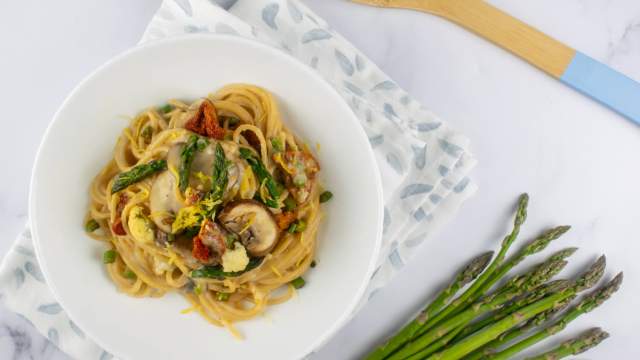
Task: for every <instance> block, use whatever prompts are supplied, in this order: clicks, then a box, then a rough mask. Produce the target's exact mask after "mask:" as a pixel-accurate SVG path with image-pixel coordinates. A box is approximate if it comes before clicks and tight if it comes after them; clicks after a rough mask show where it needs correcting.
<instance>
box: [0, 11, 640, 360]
mask: <svg viewBox="0 0 640 360" xmlns="http://www.w3.org/2000/svg"><path fill="white" fill-rule="evenodd" d="M491 2H492V3H493V4H495V5H497V6H498V7H500V8H502V9H504V10H506V11H508V12H509V13H511V14H513V15H515V16H517V17H519V18H521V19H523V20H525V21H527V22H529V23H530V24H532V25H534V26H536V27H538V28H540V29H542V30H543V31H545V32H547V33H549V34H550V35H553V36H554V37H556V38H558V39H560V40H562V41H564V42H566V43H567V44H569V45H571V46H573V47H575V48H578V49H580V50H581V51H583V52H585V53H587V54H589V55H591V56H593V57H595V58H597V59H599V60H601V61H605V62H607V63H608V64H610V65H612V66H613V67H615V68H616V69H618V70H620V71H622V72H624V73H626V74H628V75H629V76H631V77H632V78H635V79H636V80H640V2H638V1H635V0H617V1H610V0H564V1H556V0H538V1H528V2H524V1H515V0H510V1H509V0H492V1H491ZM306 3H307V4H308V5H309V6H310V7H311V8H312V9H313V10H315V11H317V12H318V13H319V14H320V15H321V16H323V17H324V18H325V19H326V20H328V22H329V23H330V24H332V26H333V27H334V28H335V29H337V30H338V31H339V32H341V33H342V34H343V35H344V36H345V37H346V38H347V39H349V40H351V41H352V42H353V43H354V44H355V45H356V46H358V47H359V48H360V49H361V50H362V51H363V52H364V53H365V54H367V55H369V57H370V58H371V59H372V60H374V61H375V62H376V63H377V64H378V65H379V66H380V67H382V68H383V69H384V70H385V71H386V72H387V73H388V74H389V75H391V77H392V78H394V79H395V80H396V81H397V82H398V83H399V84H400V85H401V86H402V87H404V88H405V89H407V90H408V91H409V92H411V93H412V94H413V95H414V96H415V97H416V98H417V99H419V100H421V101H422V102H423V103H424V104H425V105H427V106H428V107H430V108H431V109H433V110H434V111H435V112H436V113H438V114H439V115H440V116H441V117H443V118H445V119H447V120H448V121H449V122H450V123H451V124H452V125H454V126H455V127H456V128H457V129H459V130H461V131H462V132H464V133H465V134H466V135H468V136H469V137H470V138H471V141H472V144H473V149H474V152H475V154H476V155H477V157H478V159H479V161H480V163H479V165H478V167H477V169H476V170H475V172H474V179H475V180H476V181H477V182H478V184H479V185H480V190H479V192H478V194H477V195H476V196H475V197H474V198H472V199H471V200H470V201H469V202H468V203H467V204H466V205H465V206H464V207H463V209H462V211H461V212H460V214H459V216H458V217H457V218H456V219H455V220H454V221H453V223H452V224H451V225H450V226H448V227H447V228H446V229H445V230H444V231H443V232H442V233H441V234H439V235H438V236H437V237H436V238H434V239H432V240H431V242H430V243H425V244H424V246H423V247H422V249H421V252H420V254H418V255H417V256H416V258H415V261H413V262H412V263H411V264H409V265H408V266H407V267H406V268H405V270H404V271H403V272H402V273H401V274H400V275H399V276H398V277H397V279H396V280H395V281H394V282H393V283H392V284H391V285H390V286H389V287H388V288H387V289H385V291H383V292H381V293H380V294H379V295H378V296H377V297H376V298H374V299H373V301H372V302H371V303H370V304H369V305H368V306H367V307H366V308H365V309H363V310H362V312H361V313H359V314H358V316H356V317H355V318H354V319H353V321H352V322H351V323H350V324H348V325H347V326H346V327H345V328H344V329H343V330H342V331H341V332H340V333H339V334H338V335H337V336H336V337H335V338H334V339H333V340H332V341H331V342H330V343H329V344H327V345H326V346H325V347H324V348H323V349H322V350H321V351H320V352H319V353H318V354H317V356H316V358H317V359H351V358H357V357H358V356H359V355H362V353H363V351H365V350H366V349H367V348H368V346H370V345H372V344H373V343H374V342H376V341H377V340H379V339H380V338H381V337H382V336H384V334H387V333H388V332H390V331H392V330H393V329H394V328H395V327H397V326H398V325H400V324H401V323H402V322H403V321H404V320H403V319H405V318H406V317H407V316H409V315H410V314H411V313H413V312H415V311H416V310H417V309H418V308H419V307H420V306H421V304H422V303H423V302H424V298H425V297H426V296H429V295H430V294H432V292H433V290H434V288H435V287H436V286H437V285H439V284H441V283H442V282H443V281H445V279H446V278H447V274H450V273H451V272H452V271H453V270H454V269H455V268H456V267H457V266H459V265H460V263H458V262H455V263H450V262H448V261H446V260H447V259H458V261H461V260H462V259H463V258H465V257H468V256H470V255H471V254H475V253H476V252H479V251H481V250H483V249H487V248H492V247H494V246H495V245H496V244H497V242H498V240H499V238H500V237H501V235H502V233H503V232H504V231H505V230H506V223H505V222H506V219H507V216H508V215H509V211H510V208H511V206H512V202H513V200H514V199H515V197H516V196H517V194H518V193H520V192H522V191H528V192H529V193H530V194H531V195H532V204H531V210H530V217H529V219H530V220H529V222H528V224H527V226H526V229H525V231H524V235H531V234H533V233H535V232H536V230H540V229H541V227H544V226H548V225H551V224H554V223H555V222H557V221H561V222H565V223H569V224H572V225H574V229H573V231H572V232H571V233H570V234H568V235H567V236H566V238H565V239H564V240H563V241H560V242H559V243H558V244H555V245H554V247H555V248H559V247H561V246H568V245H578V246H580V247H581V251H580V252H579V253H578V255H577V256H576V260H577V261H576V263H577V264H584V263H586V262H587V261H589V260H590V259H593V258H594V256H595V255H596V254H598V253H601V252H605V253H606V254H607V256H608V260H609V263H610V264H611V270H610V273H611V272H613V271H618V270H624V271H625V275H626V283H625V285H624V288H623V290H622V291H621V293H620V294H619V295H618V296H616V297H615V298H613V299H612V300H610V303H607V304H606V305H605V306H604V307H603V308H600V309H597V310H596V311H594V312H593V313H591V314H590V315H589V316H588V317H585V318H584V319H580V320H578V321H576V322H575V323H574V324H572V325H571V326H570V329H569V332H575V331H579V330H580V329H584V328H587V327H590V326H594V325H600V326H603V327H604V328H605V329H607V330H608V331H609V332H610V333H611V334H612V337H611V339H609V340H607V341H606V342H605V343H604V344H602V345H601V346H600V347H598V348H597V349H595V350H594V351H592V352H589V353H587V354H585V355H583V356H581V358H584V359H587V358H588V359H608V358H617V359H632V358H639V357H640V349H639V348H638V347H637V346H634V345H636V344H635V341H636V339H637V336H636V333H635V329H637V328H638V326H640V311H638V310H637V309H636V308H635V307H634V306H633V305H635V304H634V302H635V298H636V297H637V296H638V295H639V294H640V282H638V281H637V279H638V277H640V262H638V261H636V260H635V257H636V256H638V250H640V245H639V243H638V240H637V239H638V231H637V229H636V228H637V224H639V223H640V213H639V212H638V210H637V209H638V208H637V204H638V202H639V201H640V187H639V184H640V167H639V166H637V163H638V157H639V156H640V128H638V127H637V126H635V125H633V124H631V123H629V122H627V121H626V120H624V119H623V118H621V117H619V116H617V115H616V114H614V113H612V112H611V111H609V110H607V109H604V108H602V107H601V106H600V105H598V104H595V103H593V102H592V101H590V100H588V99H586V98H584V97H583V96H581V95H579V94H576V93H574V92H573V91H571V90H569V89H567V88H565V87H564V86H563V85H561V84H559V83H557V82H556V81H555V80H553V79H551V78H549V77H547V76H545V75H544V74H542V73H540V72H538V71H537V70H535V69H533V68H531V67H530V66H529V65H527V64H525V63H523V62H522V61H520V60H518V59H516V58H514V57H513V56H511V55H509V54H507V53H506V52H504V51H502V50H500V49H497V48H496V47H494V46H493V45H491V44H489V43H487V42H485V41H483V40H481V39H479V38H477V37H475V36H474V35H472V34H469V33H467V32H466V31H464V30H462V29H460V28H458V27H456V26H454V25H451V24H449V23H447V22H445V21H443V20H441V19H438V18H435V17H432V16H427V15H423V14H417V13H411V12H407V11H398V10H386V11H383V10H380V9H373V8H365V7H361V6H358V5H354V4H351V3H348V2H346V1H338V0H307V1H306ZM158 4H159V0H138V1H127V0H111V1H83V0H62V1H57V2H42V1H36V0H23V1H13V2H9V1H2V2H0V24H1V25H0V30H2V31H0V44H1V45H0V79H1V81H0V98H1V99H3V102H2V105H3V117H2V120H0V121H1V122H2V124H3V127H4V129H5V130H4V133H5V134H8V135H9V136H4V137H3V141H0V164H2V168H3V169H4V171H5V175H4V177H3V180H2V182H1V184H2V186H1V187H0V255H4V254H5V253H6V251H7V249H8V248H9V246H10V244H11V242H12V241H13V239H14V236H15V235H16V234H17V233H18V231H19V230H20V229H21V228H22V226H23V224H24V222H25V220H26V213H27V193H28V181H29V175H30V169H31V165H32V162H33V157H34V155H35V151H36V147H37V144H38V142H39V140H40V137H41V135H42V134H43V132H44V129H45V127H46V125H47V123H48V121H49V119H50V118H51V116H52V114H53V113H54V111H55V109H56V108H57V107H58V105H59V104H60V102H61V101H62V99H63V98H64V97H65V96H66V94H67V93H68V92H69V91H70V90H71V89H72V87H73V86H74V85H75V84H76V83H77V82H78V81H79V80H80V79H81V78H82V77H84V76H85V75H87V74H88V73H89V72H90V71H91V70H92V69H94V68H95V67H97V66H98V65H99V64H101V63H102V62H104V61H106V60H107V59H109V58H110V57H112V56H113V55H115V54H117V53H119V52H121V51H123V50H124V49H126V48H128V47H131V46H133V45H134V44H135V43H136V42H137V41H138V38H139V37H140V34H141V33H142V30H143V29H144V27H145V24H146V23H147V21H148V20H149V18H150V17H151V15H152V14H153V12H154V10H155V8H156V7H157V6H158ZM88 121H90V119H88ZM87 136H92V135H91V134H88V135H87ZM573 269H575V268H573ZM571 270H572V269H569V272H571ZM547 344H548V343H547ZM0 358H2V359H5V358H6V359H10V358H12V359H66V358H67V357H66V356H65V355H63V354H61V353H60V352H59V351H57V350H56V349H55V348H54V346H53V345H50V344H49V343H48V342H47V341H46V340H45V339H44V338H43V337H42V336H40V335H39V334H37V333H36V332H35V331H34V330H33V328H32V327H31V326H30V325H29V323H28V322H27V321H25V320H24V319H23V318H21V317H19V316H17V315H15V314H12V313H10V312H8V311H7V310H6V309H1V308H0Z"/></svg>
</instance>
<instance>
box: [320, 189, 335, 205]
mask: <svg viewBox="0 0 640 360" xmlns="http://www.w3.org/2000/svg"><path fill="white" fill-rule="evenodd" d="M332 197H333V193H332V192H331V191H325V192H323V193H322V194H320V203H326V202H327V201H329V200H331V198H332Z"/></svg>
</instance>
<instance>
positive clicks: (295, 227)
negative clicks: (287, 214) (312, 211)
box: [287, 220, 307, 234]
mask: <svg viewBox="0 0 640 360" xmlns="http://www.w3.org/2000/svg"><path fill="white" fill-rule="evenodd" d="M306 228H307V222H306V221H304V220H297V221H295V222H294V223H293V224H291V225H290V226H289V229H287V231H288V232H289V234H293V233H301V232H303V231H305V229H306Z"/></svg>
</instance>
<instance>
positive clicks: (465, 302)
mask: <svg viewBox="0 0 640 360" xmlns="http://www.w3.org/2000/svg"><path fill="white" fill-rule="evenodd" d="M569 229H570V227H569V226H558V227H555V228H553V229H550V230H548V231H545V232H544V233H543V234H541V235H540V236H538V237H537V238H535V239H534V240H533V241H531V242H530V243H529V244H528V245H527V246H525V247H524V248H523V249H522V250H520V252H518V254H516V255H515V256H514V257H513V258H512V259H510V260H509V261H507V262H506V263H504V264H502V265H501V266H500V267H499V268H497V269H496V271H495V272H494V273H493V274H492V275H491V276H490V278H489V279H488V280H486V281H485V282H483V283H482V284H480V286H478V287H477V288H476V289H475V291H474V293H473V294H472V295H471V296H469V297H467V298H465V299H463V298H462V297H461V298H459V299H456V301H454V303H452V305H450V306H449V307H447V309H446V310H443V311H442V312H440V313H439V314H438V316H437V317H436V318H434V321H433V323H437V322H438V321H440V320H442V319H443V318H445V317H446V315H448V314H452V315H455V314H456V313H458V312H460V311H462V310H463V309H465V308H467V307H468V306H469V305H471V304H473V302H474V301H476V300H477V299H478V298H480V297H481V296H482V295H484V294H485V293H486V292H487V291H488V290H489V289H490V288H491V287H492V286H493V285H494V284H495V283H496V282H498V281H499V280H500V279H501V278H503V277H504V276H505V275H506V274H507V272H509V270H511V269H512V268H513V267H515V266H516V265H518V264H519V263H520V262H522V260H524V259H525V258H526V257H527V256H530V255H533V254H536V253H538V252H540V251H542V250H544V249H545V248H546V247H547V246H548V245H549V243H551V241H553V240H556V239H557V238H559V237H560V236H561V235H562V234H564V233H565V232H567V231H568V230H569ZM570 252H571V251H568V253H570ZM474 285H475V284H474ZM503 288H504V287H503ZM469 290H472V289H471V288H470V289H469ZM432 325H433V324H432ZM427 326H429V324H427ZM425 327H426V326H425ZM421 332H422V331H421Z"/></svg>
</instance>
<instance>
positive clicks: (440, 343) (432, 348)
mask: <svg viewBox="0 0 640 360" xmlns="http://www.w3.org/2000/svg"><path fill="white" fill-rule="evenodd" d="M462 330H464V326H459V327H458V328H457V329H455V330H453V331H451V332H450V333H448V334H447V335H445V336H444V337H441V338H440V339H438V340H436V341H435V342H433V343H431V345H429V346H427V347H426V348H425V349H422V350H421V351H419V352H417V353H415V354H413V355H411V356H410V357H408V358H407V360H421V359H424V358H425V357H426V356H429V355H431V354H433V353H435V352H436V351H438V350H440V349H442V348H443V347H445V346H446V345H447V344H449V342H451V341H453V339H454V338H455V337H456V335H458V334H459V333H460V332H461V331H462Z"/></svg>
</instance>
